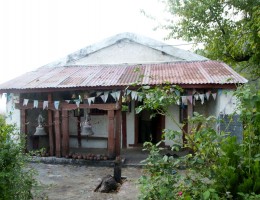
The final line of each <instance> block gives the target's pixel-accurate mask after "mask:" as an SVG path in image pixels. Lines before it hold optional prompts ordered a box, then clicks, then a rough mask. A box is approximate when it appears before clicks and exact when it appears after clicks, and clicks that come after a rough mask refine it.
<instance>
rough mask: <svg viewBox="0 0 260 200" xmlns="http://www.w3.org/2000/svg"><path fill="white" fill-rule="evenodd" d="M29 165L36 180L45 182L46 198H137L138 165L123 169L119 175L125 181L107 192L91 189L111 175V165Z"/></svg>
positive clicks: (110, 199) (112, 199)
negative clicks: (114, 191) (36, 172)
mask: <svg viewBox="0 0 260 200" xmlns="http://www.w3.org/2000/svg"><path fill="white" fill-rule="evenodd" d="M31 165H32V167H34V168H35V169H36V170H37V171H38V173H39V174H38V176H37V179H38V180H39V181H40V182H41V183H42V184H43V185H44V188H43V191H42V193H43V194H44V195H47V196H48V198H47V199H49V200H60V199H62V200H65V199H66V200H69V199H73V200H83V199H84V200H85V199H95V200H99V199H100V200H101V199H102V200H114V199H118V200H119V199H120V200H121V199H124V200H125V199H129V200H135V199H137V197H138V193H139V192H138V188H137V180H138V178H139V177H140V176H141V174H142V169H140V168H132V167H128V168H122V176H126V177H127V181H126V182H124V184H123V185H122V186H121V188H120V190H119V192H118V193H109V194H106V193H99V192H94V189H95V188H96V186H97V185H98V183H99V182H100V181H101V179H102V177H104V176H105V175H108V174H111V175H113V168H109V167H89V166H73V165H52V164H42V163H37V164H36V163H33V164H31ZM35 199H41V198H39V197H38V198H35Z"/></svg>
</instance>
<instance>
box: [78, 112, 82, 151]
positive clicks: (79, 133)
mask: <svg viewBox="0 0 260 200" xmlns="http://www.w3.org/2000/svg"><path fill="white" fill-rule="evenodd" d="M80 119H81V118H80V116H79V117H77V131H78V147H79V148H81V127H80Z"/></svg>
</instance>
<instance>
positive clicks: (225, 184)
mask: <svg viewBox="0 0 260 200" xmlns="http://www.w3.org/2000/svg"><path fill="white" fill-rule="evenodd" d="M235 95H236V97H237V98H238V99H239V101H240V105H239V106H238V110H239V112H240V118H241V121H242V122H243V124H244V131H243V137H244V138H243V141H242V142H241V143H238V142H237V140H236V138H235V137H231V136H229V134H228V133H225V132H222V133H220V134H219V133H217V132H216V131H215V129H213V128H212V127H213V126H212V125H214V124H215V123H216V119H215V118H214V117H208V118H205V117H204V116H202V115H199V114H198V113H194V117H192V118H190V119H189V125H190V126H191V132H190V133H189V134H186V141H187V142H186V144H185V146H184V147H185V148H188V149H191V150H192V153H191V154H187V155H186V156H183V157H179V158H173V157H169V156H167V155H164V156H163V155H161V154H160V148H159V144H157V145H153V144H151V143H145V146H144V147H145V149H146V150H148V151H150V155H149V156H148V158H147V159H146V160H145V163H146V165H145V175H144V176H142V177H141V178H140V180H139V182H140V191H141V195H140V198H141V199H205V200H206V199H260V163H259V162H260V92H253V91H251V90H250V89H249V88H248V87H242V88H239V89H238V90H237V91H236V93H235ZM144 96H145V95H144ZM144 102H145V101H144ZM149 103H151V102H149ZM149 107H151V105H149ZM143 108H147V107H146V105H143ZM165 134H168V135H167V137H168V138H172V139H174V138H176V136H178V134H181V133H180V132H177V131H172V130H166V131H165ZM179 136H180V135H179ZM177 138H178V137H177ZM183 169H185V170H183Z"/></svg>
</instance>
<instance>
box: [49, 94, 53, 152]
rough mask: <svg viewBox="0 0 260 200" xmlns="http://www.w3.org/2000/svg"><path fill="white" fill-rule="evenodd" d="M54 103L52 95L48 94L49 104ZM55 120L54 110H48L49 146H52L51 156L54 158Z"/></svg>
mask: <svg viewBox="0 0 260 200" xmlns="http://www.w3.org/2000/svg"><path fill="white" fill-rule="evenodd" d="M51 101H52V96H51V94H48V102H51ZM52 123H53V118H52V110H50V109H48V132H49V146H50V156H54V137H53V126H52Z"/></svg>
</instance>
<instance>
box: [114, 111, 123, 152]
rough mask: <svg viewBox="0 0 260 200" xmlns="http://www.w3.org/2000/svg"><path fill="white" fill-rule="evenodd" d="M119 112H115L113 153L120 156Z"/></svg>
mask: <svg viewBox="0 0 260 200" xmlns="http://www.w3.org/2000/svg"><path fill="white" fill-rule="evenodd" d="M121 122H122V120H121V110H116V133H115V152H116V156H120V150H121V124H122V123H121Z"/></svg>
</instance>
